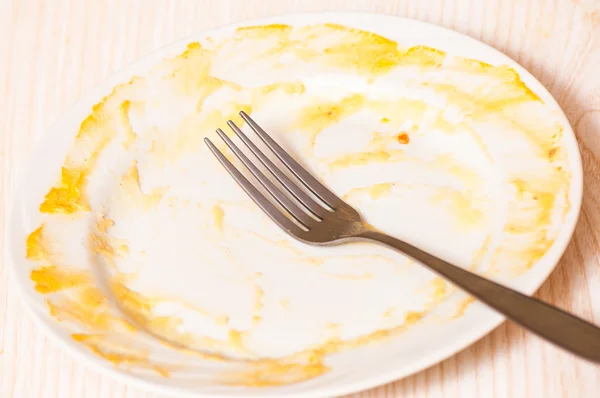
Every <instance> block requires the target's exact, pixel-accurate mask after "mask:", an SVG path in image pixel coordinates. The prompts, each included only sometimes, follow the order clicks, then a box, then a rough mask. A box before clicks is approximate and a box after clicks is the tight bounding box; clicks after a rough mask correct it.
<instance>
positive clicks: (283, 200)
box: [217, 129, 314, 228]
mask: <svg viewBox="0 0 600 398" xmlns="http://www.w3.org/2000/svg"><path fill="white" fill-rule="evenodd" d="M217 134H218V135H219V137H221V139H222V140H223V141H225V144H227V146H228V147H229V149H231V150H232V151H233V153H234V154H235V156H237V157H238V159H240V160H241V161H242V163H243V164H244V166H246V168H247V169H248V170H249V171H250V172H251V173H252V175H253V176H254V177H256V179H257V180H258V182H260V184H261V185H262V186H263V187H264V188H265V189H266V190H267V191H269V193H270V194H271V195H272V196H273V198H275V200H276V201H277V203H279V204H280V205H281V207H283V208H284V209H286V210H287V211H288V213H290V215H291V216H292V217H294V219H295V220H296V221H298V222H299V223H300V224H302V225H304V226H305V227H307V228H308V227H309V226H310V225H311V224H312V222H313V221H314V220H313V219H312V218H311V217H310V216H309V215H308V214H306V213H305V212H304V211H302V209H300V208H299V207H298V206H297V205H296V204H295V203H294V202H292V200H290V198H288V197H287V196H285V195H284V193H283V192H281V191H280V190H279V188H277V187H276V186H275V184H273V183H272V182H271V180H269V179H268V178H267V177H266V176H265V175H264V174H263V173H262V172H261V171H260V170H259V169H258V168H257V167H256V166H255V165H254V164H253V163H252V162H251V161H250V159H248V158H247V157H246V155H244V153H243V152H242V151H241V150H240V149H239V148H238V147H237V145H235V144H234V143H233V141H231V139H229V137H228V136H227V134H225V133H224V132H223V130H221V129H217Z"/></svg>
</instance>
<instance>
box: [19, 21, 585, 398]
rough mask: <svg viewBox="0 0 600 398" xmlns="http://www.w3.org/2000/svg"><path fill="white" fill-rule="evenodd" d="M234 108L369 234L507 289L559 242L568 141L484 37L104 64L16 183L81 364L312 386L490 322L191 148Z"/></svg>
mask: <svg viewBox="0 0 600 398" xmlns="http://www.w3.org/2000/svg"><path fill="white" fill-rule="evenodd" d="M267 25H268V26H267ZM249 27H250V28H249ZM240 28H241V29H240ZM190 43H191V44H190ZM92 107H93V108H92ZM241 109H245V110H247V111H248V112H249V113H251V114H252V115H253V117H254V118H255V119H256V120H257V121H258V122H259V123H261V124H262V125H263V126H264V127H265V128H266V129H267V131H269V132H270V133H271V134H272V135H274V136H275V138H276V139H277V140H279V141H281V142H282V143H283V144H284V146H286V147H287V148H288V149H289V150H290V151H291V152H293V153H294V154H295V156H297V157H298V158H299V159H300V160H301V161H302V162H303V163H305V164H306V165H307V166H308V167H309V168H310V169H312V170H313V171H314V172H315V174H316V175H318V176H319V177H320V178H322V179H323V180H324V181H325V183H326V184H327V185H328V186H330V187H331V188H332V189H333V190H334V191H336V193H338V194H339V195H340V196H343V197H345V198H346V199H347V201H349V202H350V203H351V204H353V205H355V206H356V207H357V208H359V209H360V211H361V213H362V214H363V215H364V217H365V219H366V220H367V221H368V222H369V223H371V224H372V225H373V226H375V227H377V228H380V229H382V230H384V231H387V232H389V233H390V234H393V235H395V236H398V237H401V238H404V239H406V240H408V241H410V242H412V243H414V244H416V245H418V246H421V247H423V248H425V249H427V250H429V251H431V252H433V253H435V254H437V255H440V256H442V257H445V258H447V259H450V260H451V261H454V262H456V263H457V264H459V265H461V266H465V267H471V268H473V269H475V270H477V272H480V273H483V274H486V275H488V276H489V277H491V278H495V279H497V280H500V281H503V282H504V283H507V284H509V285H510V286H512V287H514V288H516V289H518V290H520V291H522V292H525V293H528V294H531V293H533V292H534V291H535V290H536V289H537V288H538V287H539V286H540V284H541V283H542V282H543V281H544V280H545V279H546V277H547V276H548V274H549V273H550V271H551V270H552V269H553V268H554V266H555V265H556V263H557V261H558V260H559V258H560V256H561V254H562V253H563V251H564V249H565V247H566V245H567V244H568V241H569V239H570V237H571V234H572V232H573V229H574V226H575V223H576V220H577V216H578V212H579V208H580V202H581V193H582V171H581V164H580V158H579V153H578V148H577V144H576V141H575V138H574V135H573V132H572V130H571V128H570V126H569V124H568V121H567V119H566V118H565V116H564V114H563V113H562V111H561V110H560V109H559V107H558V105H557V104H556V102H555V101H554V99H553V98H552V97H551V95H550V94H549V93H548V92H547V91H546V90H545V89H544V88H543V87H542V85H541V84H540V83H539V82H537V81H536V80H535V79H534V78H533V77H532V76H531V75H530V74H529V73H527V72H526V71H525V70H523V68H521V67H520V66H519V65H517V64H516V63H515V62H514V61H512V60H510V59H509V58H507V57H506V56H504V55H502V54H501V53H499V52H497V51H496V50H494V49H491V48H489V47H487V46H485V45H484V44H482V43H480V42H478V41H476V40H473V39H471V38H468V37H466V36H462V35H460V34H458V33H455V32H452V31H449V30H446V29H442V28H439V27H436V26H432V25H428V24H425V23H421V22H417V21H411V20H405V19H400V18H394V17H387V16H380V15H370V14H355V13H326V14H302V15H289V16H281V17H276V18H271V19H266V20H260V21H252V22H248V23H244V24H241V25H235V26H227V27H224V28H220V29H216V30H214V31H210V32H205V33H202V34H198V35H195V36H193V37H190V38H187V39H185V40H184V41H181V42H178V43H175V44H173V45H171V46H169V47H167V48H165V49H164V50H161V51H159V52H157V53H155V54H153V55H151V56H149V57H147V58H145V59H143V60H142V61H140V62H138V63H136V64H135V65H133V66H131V67H128V68H126V69H125V70H123V71H122V72H120V73H118V74H117V75H115V76H114V77H112V78H111V79H110V80H109V81H107V82H106V83H105V84H103V85H102V86H101V87H99V88H98V89H97V90H96V91H95V92H94V93H92V94H90V95H89V96H87V97H86V98H85V99H83V100H82V101H81V102H79V103H78V104H77V105H76V106H75V107H74V108H73V109H72V110H71V111H70V112H69V113H68V114H67V115H66V116H65V117H64V118H62V119H61V121H60V122H58V123H57V124H56V125H55V126H53V127H52V129H51V130H50V131H49V132H48V134H46V136H45V137H44V138H43V139H42V141H41V142H40V144H39V145H38V148H37V150H36V152H35V155H34V156H33V158H32V159H33V161H32V163H31V165H30V167H29V168H28V170H27V172H26V173H25V175H23V176H22V180H21V184H20V189H19V191H18V193H17V196H16V198H15V201H14V207H13V211H12V218H11V222H10V229H9V231H10V237H9V238H10V245H9V247H10V249H11V257H10V258H11V259H12V269H13V272H14V275H15V280H16V281H17V283H18V284H19V286H20V287H21V290H22V292H23V293H24V296H25V298H26V300H25V302H26V303H27V306H28V308H29V309H30V310H31V312H32V313H33V315H34V318H35V319H36V320H37V321H38V323H39V324H40V325H41V326H42V327H43V329H44V330H46V331H47V332H48V334H49V335H51V336H52V337H53V338H55V340H56V341H58V342H59V343H60V344H61V345H62V346H63V347H65V348H66V349H67V350H68V351H69V352H71V353H73V355H75V356H77V357H79V358H81V359H82V360H85V361H86V362H87V363H90V364H93V365H94V367H96V368H98V369H99V370H102V371H104V372H106V373H108V374H110V375H112V376H115V377H117V378H119V379H121V380H122V381H125V382H128V383H131V384H133V385H136V386H139V387H142V388H146V389H151V390H152V391H156V392H163V393H171V394H174V395H177V396H179V397H183V396H196V395H202V396H219V397H221V396H235V395H240V396H288V397H292V396H297V397H300V396H302V397H309V396H310V397H325V396H333V395H340V394H346V393H350V392H354V391H357V390H362V389H366V388H369V387H373V386H376V385H379V384H383V383H386V382H389V381H392V380H395V379H398V378H400V377H403V376H406V375H408V374H411V373H414V372H416V371H419V370H421V369H423V368H425V367H427V366H430V365H432V364H434V363H436V362H438V361H440V360H442V359H444V358H446V357H448V356H449V355H452V354H453V353H455V352H457V351H458V350H460V349H462V348H464V347H466V346H467V345H468V344H471V343H472V342H474V341H475V340H477V339H479V338H480V337H482V336H483V335H485V334H486V333H488V332H489V331H490V330H491V329H493V328H494V327H495V326H497V325H498V324H499V323H500V322H501V321H502V317H501V316H500V315H498V314H496V313H494V312H492V311H490V310H488V309H486V308H485V307H484V306H483V305H480V304H478V303H472V304H471V302H472V300H470V299H469V298H468V297H467V296H466V295H464V294H463V293H462V292H460V291H456V290H455V289H454V288H452V287H451V286H450V285H449V284H447V283H445V282H444V281H442V280H441V279H439V278H437V277H436V276H435V275H433V274H431V273H430V272H429V271H427V270H425V269H424V268H423V267H421V266H419V265H418V264H412V263H411V262H410V261H408V260H407V259H406V258H404V257H403V256H401V255H399V254H398V253H394V252H391V251H390V250H388V249H385V248H383V247H379V246H375V245H369V244H348V245H344V246H339V247H335V248H315V247H309V246H306V245H303V244H300V243H298V242H296V241H294V240H292V239H291V238H289V237H287V236H286V235H285V234H284V233H283V232H281V231H280V230H278V229H277V227H276V226H275V225H273V224H272V223H271V222H270V221H269V220H268V219H267V218H266V217H265V216H264V215H263V214H262V213H261V212H260V211H259V210H258V208H256V206H254V204H252V202H250V200H249V199H248V198H247V197H246V196H245V195H244V194H243V193H242V191H241V190H240V189H239V188H238V187H237V186H236V185H235V183H234V182H233V181H232V180H231V179H230V178H229V177H228V176H227V174H226V173H225V171H224V170H222V169H221V167H220V166H219V165H218V164H217V162H216V161H215V159H214V158H213V157H212V155H211V154H210V153H209V152H208V151H207V149H206V147H205V146H204V145H203V143H202V139H203V138H204V136H205V135H210V136H213V137H214V133H213V132H212V131H213V130H214V128H216V127H222V128H224V129H225V128H226V126H225V125H224V122H225V121H226V120H227V119H229V118H232V117H235V114H236V112H237V111H238V110H241ZM61 167H62V172H61ZM95 275H96V276H98V275H104V276H105V277H107V278H108V281H109V285H110V286H111V288H112V289H113V293H114V295H115V297H116V299H117V300H118V302H119V303H120V305H121V306H122V308H123V309H124V310H126V311H127V312H128V313H129V314H130V315H132V316H133V318H132V319H129V320H128V319H126V318H124V317H123V314H121V313H119V312H118V311H117V310H116V309H115V308H114V307H112V306H111V303H110V300H108V299H107V298H106V297H104V292H105V291H103V290H102V289H99V288H98V285H97V280H96V279H95V278H94V276H95ZM134 324H137V325H138V326H139V325H142V326H144V327H145V328H146V330H147V331H150V332H151V333H153V334H154V337H152V336H151V335H150V334H147V333H144V332H141V331H139V330H137V329H136V328H135V327H134ZM156 336H159V337H162V338H163V339H166V340H168V341H170V342H171V343H176V344H177V345H178V346H177V347H179V348H177V347H174V346H173V345H169V344H167V343H166V342H165V340H162V341H161V340H159V339H156V338H155V337H156ZM180 346H185V347H187V348H188V349H191V350H182V349H180ZM197 351H201V352H204V354H200V353H198V352H197ZM207 353H208V354H207ZM209 354H210V355H209Z"/></svg>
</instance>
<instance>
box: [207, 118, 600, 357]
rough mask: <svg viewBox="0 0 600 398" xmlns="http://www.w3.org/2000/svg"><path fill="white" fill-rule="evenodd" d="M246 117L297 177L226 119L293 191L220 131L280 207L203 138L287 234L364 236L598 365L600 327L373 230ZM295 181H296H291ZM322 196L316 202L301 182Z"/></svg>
mask: <svg viewBox="0 0 600 398" xmlns="http://www.w3.org/2000/svg"><path fill="white" fill-rule="evenodd" d="M240 116H241V117H242V119H243V120H244V121H245V122H246V123H247V124H248V125H249V126H250V128H251V129H252V130H253V131H254V132H255V133H256V134H257V135H258V137H259V138H260V139H261V140H262V141H263V142H264V144H265V145H266V146H267V147H268V148H269V149H270V150H271V151H272V152H273V153H274V154H275V156H276V157H277V158H278V159H279V161H280V162H281V163H283V165H284V166H285V167H286V168H287V169H288V170H289V171H290V172H291V174H292V175H293V177H292V176H290V177H288V176H287V175H286V174H285V173H284V172H283V171H282V170H281V169H280V168H279V167H277V166H276V165H275V164H274V163H273V162H272V161H271V160H270V159H269V158H268V157H267V156H266V155H265V154H264V153H263V152H262V151H261V150H260V149H259V148H258V147H257V146H256V145H255V144H254V143H253V142H252V141H251V140H250V139H249V138H248V137H247V136H246V135H245V134H244V133H243V132H242V131H241V130H240V129H239V127H238V126H236V125H235V123H233V122H232V121H231V120H230V121H228V122H227V124H228V125H229V127H230V128H231V129H232V130H233V132H234V133H235V134H236V135H237V136H238V137H239V139H240V140H241V141H242V143H243V144H244V145H245V146H246V147H247V148H248V149H249V150H250V152H252V154H253V155H254V156H255V157H256V158H258V160H259V161H260V163H262V165H263V166H264V168H266V169H267V170H269V172H270V174H271V175H272V176H273V177H274V178H275V179H276V180H277V181H278V182H279V184H280V185H281V186H282V187H283V188H284V189H285V190H286V191H287V193H288V194H289V196H288V195H286V194H285V193H284V191H282V189H280V188H278V187H277V186H276V185H275V183H274V182H273V181H271V179H270V178H268V177H267V176H265V174H264V173H263V172H262V171H261V170H260V169H259V168H258V167H257V166H256V165H255V164H254V163H252V162H251V161H250V160H249V159H248V157H247V156H246V155H245V154H244V153H243V152H242V151H241V150H240V149H239V148H238V147H237V146H236V144H234V143H233V141H232V140H231V139H230V138H229V137H228V136H227V135H226V134H225V133H224V132H223V130H221V129H217V134H218V135H219V137H221V139H222V140H223V141H224V142H225V144H226V145H227V146H228V147H229V149H231V151H232V152H233V153H234V154H235V155H236V156H237V158H238V159H239V160H240V161H241V162H242V164H244V166H245V167H246V168H247V169H248V171H249V172H250V173H251V174H252V175H253V176H254V177H255V178H256V179H257V180H258V181H259V183H260V184H261V185H262V186H263V188H264V189H265V190H266V191H267V192H268V193H269V194H270V195H271V196H272V197H273V199H274V200H275V201H276V202H277V203H278V204H279V207H277V206H276V205H275V204H274V203H272V202H271V201H270V200H269V199H267V198H266V197H265V195H264V194H263V193H262V192H261V191H260V190H259V189H257V187H255V186H254V185H253V184H252V183H251V182H250V181H248V179H247V178H246V177H245V176H244V175H243V174H242V173H241V172H240V171H239V170H238V169H237V168H236V167H235V166H234V165H233V164H232V163H231V162H230V161H229V160H228V159H227V158H226V157H225V156H224V155H223V153H222V152H221V151H220V150H219V149H218V148H217V147H216V146H215V145H214V144H213V143H212V142H211V140H210V139H209V138H208V137H207V138H205V139H204V141H205V143H206V144H207V145H208V147H209V148H210V150H211V151H212V153H213V154H214V155H215V156H216V158H217V159H218V160H219V162H220V163H221V164H222V165H223V166H224V167H225V169H226V170H227V171H228V172H229V174H231V176H232V177H233V178H234V180H235V181H236V182H237V183H238V184H239V185H240V186H241V187H242V189H243V190H244V191H245V192H246V193H247V194H248V196H250V198H252V200H253V201H254V202H255V203H256V204H257V205H258V206H259V207H260V208H261V209H262V210H263V211H264V212H265V213H266V214H267V215H268V216H269V217H270V218H271V219H272V220H273V221H274V222H275V223H276V224H277V225H278V226H279V227H281V228H282V229H283V230H284V231H285V232H287V233H288V234H289V235H291V236H292V237H294V238H296V239H297V240H299V241H301V242H304V243H307V244H313V245H335V244H340V243H344V242H349V241H356V240H363V241H372V242H377V243H381V244H384V245H386V246H389V247H391V248H392V249H395V250H397V251H399V252H400V253H402V254H404V255H406V256H408V257H410V258H412V259H413V260H415V261H416V262H419V263H421V264H423V265H425V266H427V267H428V268H429V269H431V270H433V271H434V272H436V273H437V274H439V275H441V276H442V277H444V278H445V279H446V280H448V281H450V282H451V283H453V284H454V285H456V286H458V287H460V288H461V289H463V290H465V291H466V292H468V293H470V294H471V295H472V296H474V297H475V298H477V299H479V300H480V301H481V302H483V303H485V304H486V305H488V306H489V307H491V308H493V309H495V310H496V311H498V312H500V313H502V314H503V315H504V316H506V317H507V318H509V319H511V320H512V321H514V322H516V323H518V324H520V325H521V326H523V327H525V328H527V329H529V330H530V331H532V332H533V333H535V334H537V335H538V336H540V337H542V338H544V339H546V340H548V341H550V342H552V343H554V344H555V345H557V346H559V347H562V348H563V349H565V350H567V351H570V352H571V353H573V354H576V355H578V356H580V357H583V358H586V359H588V360H590V361H593V362H596V363H600V328H598V327H596V326H595V325H593V324H591V323H589V322H587V321H585V320H583V319H581V318H578V317H576V316H574V315H571V314H569V313H567V312H565V311H562V310H560V309H558V308H557V307H554V306H551V305H550V304H548V303H545V302H542V301H540V300H537V299H535V298H533V297H529V296H526V295H524V294H522V293H519V292H517V291H515V290H512V289H510V288H508V287H505V286H502V285H500V284H498V283H495V282H492V281H490V280H488V279H485V278H483V277H481V276H478V275H476V274H474V273H471V272H469V271H467V270H465V269H463V268H460V267H458V266H456V265H453V264H450V263H448V262H446V261H444V260H442V259H440V258H438V257H436V256H433V255H431V254H429V253H426V252H424V251H423V250H420V249H419V248H417V247H415V246H412V245H411V244H409V243H407V242H404V241H402V240H399V239H396V238H394V237H391V236H389V235H386V234H384V233H382V232H379V231H377V230H375V229H373V228H372V227H371V226H369V225H367V224H365V223H364V222H363V221H362V220H361V217H360V215H359V213H358V212H357V211H356V210H355V209H354V208H353V207H351V206H350V205H348V204H347V203H346V202H344V201H343V200H341V199H340V198H338V197H337V196H336V195H335V194H334V193H333V192H331V191H330V190H329V189H327V188H326V187H325V186H324V185H323V184H321V183H320V182H319V181H317V179H316V178H314V177H313V176H312V175H311V174H310V173H309V172H308V171H306V169H304V168H303V167H302V166H301V165H300V164H299V163H298V162H296V161H295V160H294V159H293V158H292V157H291V156H290V155H289V154H288V153H287V152H286V151H285V150H284V149H283V148H282V147H281V146H279V144H277V143H276V142H275V141H274V140H273V139H272V138H271V137H270V136H269V135H268V134H267V133H266V132H265V131H264V130H263V129H262V128H261V127H260V126H259V125H258V124H257V123H256V122H255V121H254V120H252V118H250V116H248V115H247V114H246V113H245V112H243V111H242V112H240ZM292 179H295V180H296V181H295V182H294V181H292ZM298 182H299V183H300V184H302V185H303V186H304V187H305V188H306V189H307V190H308V191H310V192H311V193H312V194H313V195H314V196H315V197H316V198H318V200H319V201H320V202H322V203H318V201H316V200H314V199H313V198H312V197H311V196H310V195H309V194H308V193H307V192H305V190H303V189H302V188H301V187H300V186H299V184H298Z"/></svg>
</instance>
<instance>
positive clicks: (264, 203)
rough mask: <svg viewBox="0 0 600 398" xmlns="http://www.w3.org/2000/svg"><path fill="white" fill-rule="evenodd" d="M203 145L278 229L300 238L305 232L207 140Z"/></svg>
mask: <svg viewBox="0 0 600 398" xmlns="http://www.w3.org/2000/svg"><path fill="white" fill-rule="evenodd" d="M204 143H206V145H207V146H208V148H209V149H210V150H211V152H212V153H213V154H214V155H215V157H216V158H217V159H218V160H219V162H221V164H222V165H223V167H225V170H227V171H228V172H229V174H230V175H231V176H232V177H233V179H234V180H235V181H236V182H237V183H238V184H239V186H240V187H242V189H243V190H244V191H245V192H246V194H248V196H250V198H251V199H252V200H253V201H254V203H256V204H257V205H258V207H260V208H261V209H262V210H263V211H264V212H265V213H266V214H267V215H268V216H269V218H271V220H273V221H274V222H275V223H276V224H277V225H279V227H280V228H282V229H283V230H284V231H286V232H287V233H289V234H292V235H296V236H302V235H303V234H304V232H305V231H303V230H302V229H301V228H300V227H298V226H297V225H296V224H294V222H292V221H291V220H290V219H289V218H287V217H286V216H285V215H284V214H283V213H282V212H281V211H279V209H277V208H276V207H275V206H274V205H273V204H272V203H271V202H269V200H268V199H267V198H265V196H264V195H263V194H262V193H260V191H259V190H258V189H256V187H255V186H254V185H252V183H251V182H250V181H248V179H247V178H246V177H244V175H243V174H242V173H240V172H239V171H238V169H236V167H235V166H234V165H233V164H232V163H231V162H230V161H229V160H228V159H227V158H226V157H225V156H224V155H223V153H222V152H221V151H220V150H219V149H218V148H217V147H216V146H215V145H214V144H213V143H212V141H211V140H210V139H209V138H204Z"/></svg>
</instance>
